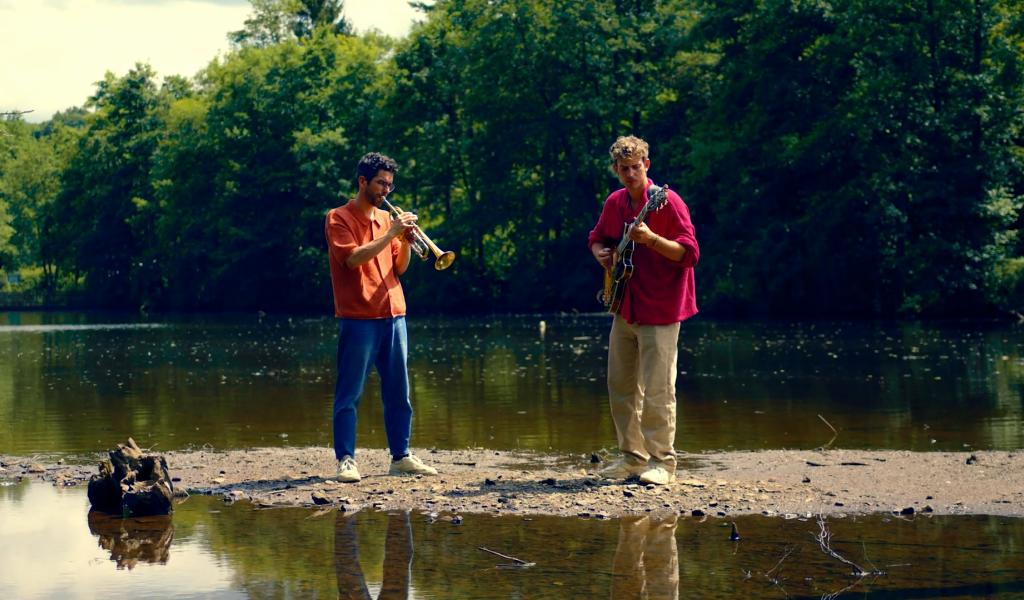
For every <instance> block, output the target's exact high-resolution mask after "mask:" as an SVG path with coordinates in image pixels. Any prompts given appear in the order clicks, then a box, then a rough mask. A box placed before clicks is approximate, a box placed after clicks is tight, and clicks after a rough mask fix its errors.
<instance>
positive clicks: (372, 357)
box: [334, 317, 412, 460]
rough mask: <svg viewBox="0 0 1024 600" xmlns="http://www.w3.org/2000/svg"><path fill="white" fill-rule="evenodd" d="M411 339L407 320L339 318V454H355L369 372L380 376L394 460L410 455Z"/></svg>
mask: <svg viewBox="0 0 1024 600" xmlns="http://www.w3.org/2000/svg"><path fill="white" fill-rule="evenodd" d="M408 357H409V340H408V334H407V333H406V328H405V317H394V318H390V319H339V325H338V380H337V383H336V384H335V386H334V456H335V458H337V459H338V460H341V459H342V457H344V456H351V457H353V458H355V455H356V412H357V409H358V408H359V398H360V397H361V396H362V395H363V386H364V385H365V384H366V377H367V376H368V375H369V374H370V368H371V367H373V366H376V367H377V374H378V375H380V396H381V400H383V402H384V430H385V431H386V433H387V437H388V448H389V449H390V450H391V456H393V457H395V458H399V457H402V456H405V455H406V454H408V453H409V432H410V431H411V429H412V403H411V402H409V372H408V370H407V367H406V364H407V362H408Z"/></svg>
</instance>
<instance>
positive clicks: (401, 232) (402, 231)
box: [388, 212, 417, 243]
mask: <svg viewBox="0 0 1024 600" xmlns="http://www.w3.org/2000/svg"><path fill="white" fill-rule="evenodd" d="M416 219H417V217H416V213H411V212H401V213H398V215H397V216H395V217H393V218H392V220H391V229H389V230H388V235H390V236H391V237H392V238H396V237H398V238H400V239H401V240H402V243H408V242H409V234H410V233H411V232H412V230H413V228H415V227H416Z"/></svg>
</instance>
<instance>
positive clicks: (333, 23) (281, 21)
mask: <svg viewBox="0 0 1024 600" xmlns="http://www.w3.org/2000/svg"><path fill="white" fill-rule="evenodd" d="M250 3H251V4H252V8H253V11H252V14H251V15H249V17H248V18H247V19H246V20H245V23H244V27H243V28H242V29H240V30H238V31H233V32H231V33H230V34H228V39H229V40H230V41H231V42H232V43H233V44H235V45H236V46H239V47H243V46H255V47H259V48H263V47H267V46H273V45H274V44H280V43H281V42H286V41H291V40H295V39H304V38H309V37H312V35H313V33H314V32H315V31H316V29H317V28H324V29H327V30H329V31H331V32H333V33H338V34H343V35H352V25H351V24H350V23H349V22H348V21H347V20H346V19H345V17H344V15H343V14H342V13H343V11H344V8H345V2H344V0H251V2H250Z"/></svg>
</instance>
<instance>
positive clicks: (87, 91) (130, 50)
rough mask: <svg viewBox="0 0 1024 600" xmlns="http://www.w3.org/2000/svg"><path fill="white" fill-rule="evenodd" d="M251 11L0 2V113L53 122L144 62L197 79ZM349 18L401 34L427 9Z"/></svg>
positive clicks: (202, 3) (224, 4) (128, 3)
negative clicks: (106, 79)
mask: <svg viewBox="0 0 1024 600" xmlns="http://www.w3.org/2000/svg"><path fill="white" fill-rule="evenodd" d="M250 12H251V5H250V4H249V2H248V0H0V48H2V54H0V112H7V111H16V110H17V111H25V110H32V111H33V112H31V113H28V114H26V115H24V118H25V120H26V121H30V122H40V121H45V120H47V119H49V118H50V117H51V116H53V113H54V112H57V111H59V110H64V109H67V108H71V107H73V106H81V105H82V104H84V103H85V100H86V98H88V97H89V96H90V95H92V93H93V92H94V91H95V83H96V82H97V81H100V80H101V79H103V75H104V73H106V72H107V71H111V72H113V73H114V74H115V75H118V76H120V75H124V74H125V73H127V72H128V70H129V69H131V68H132V67H133V66H134V65H135V63H137V62H147V63H149V64H150V65H152V67H153V68H154V69H155V70H156V72H157V74H158V75H160V76H163V75H184V76H187V77H191V76H193V75H195V74H196V73H197V72H198V71H199V70H200V69H202V68H203V67H205V66H206V65H207V63H209V62H210V60H212V59H213V58H215V57H216V56H217V55H218V54H224V53H226V52H227V51H228V50H229V48H230V45H229V43H228V41H227V34H228V32H231V31H237V30H239V29H241V28H242V25H243V23H244V21H245V19H246V17H247V16H249V14H250ZM345 16H346V17H348V19H349V21H350V22H351V23H352V24H353V25H354V26H355V28H356V30H357V31H359V32H362V31H366V30H368V29H371V28H375V29H378V30H380V31H381V32H383V33H386V34H388V35H392V36H396V37H397V36H403V35H405V34H407V33H408V32H409V28H410V26H411V25H412V23H413V21H415V20H418V19H419V18H421V16H422V15H421V14H420V13H419V12H417V11H416V10H414V9H413V8H412V7H410V6H409V4H408V0H346V1H345Z"/></svg>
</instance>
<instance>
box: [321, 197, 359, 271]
mask: <svg viewBox="0 0 1024 600" xmlns="http://www.w3.org/2000/svg"><path fill="white" fill-rule="evenodd" d="M325 232H326V235H327V251H328V252H330V254H331V256H333V257H334V259H335V260H336V261H337V262H338V264H341V265H346V266H347V264H348V263H347V261H348V257H349V256H352V253H353V252H355V250H356V248H357V247H358V246H359V244H358V243H357V242H356V238H355V235H354V234H353V232H352V229H351V228H350V227H349V224H348V223H346V222H345V220H344V219H342V218H341V216H340V215H338V212H337V211H335V210H332V211H331V212H329V213H327V223H326V225H325Z"/></svg>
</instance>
